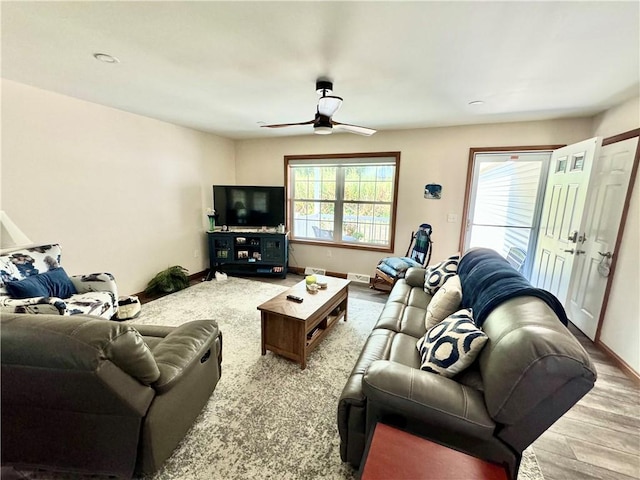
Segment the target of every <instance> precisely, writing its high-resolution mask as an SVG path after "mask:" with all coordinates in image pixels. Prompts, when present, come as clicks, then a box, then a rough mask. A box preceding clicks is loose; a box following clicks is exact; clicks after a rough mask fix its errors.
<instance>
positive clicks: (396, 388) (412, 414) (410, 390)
mask: <svg viewBox="0 0 640 480" xmlns="http://www.w3.org/2000/svg"><path fill="white" fill-rule="evenodd" d="M362 388H363V391H364V394H365V395H366V397H367V401H368V403H369V404H370V405H371V407H373V408H374V410H376V411H377V412H379V413H381V414H382V415H384V413H385V412H388V413H393V414H400V415H402V416H404V417H406V418H410V419H413V420H417V421H420V422H421V423H423V424H426V425H432V426H433V427H434V428H436V429H437V428H441V429H447V430H448V431H454V432H459V433H460V434H463V435H468V436H472V437H475V438H490V437H491V436H492V434H493V431H494V429H495V423H494V422H493V420H492V419H491V417H489V414H488V413H487V409H486V407H485V405H484V399H483V396H482V393H481V392H480V391H478V390H475V389H473V388H470V387H467V386H465V385H461V384H459V383H457V382H456V381H455V380H452V379H450V378H446V377H443V376H440V375H437V374H435V373H430V372H425V371H422V370H418V369H415V368H411V367H408V366H406V365H402V364H399V363H395V362H391V361H389V360H377V361H375V362H373V363H372V364H371V366H370V367H369V369H368V370H367V372H366V373H365V375H364V378H363V385H362ZM368 408H369V407H368Z"/></svg>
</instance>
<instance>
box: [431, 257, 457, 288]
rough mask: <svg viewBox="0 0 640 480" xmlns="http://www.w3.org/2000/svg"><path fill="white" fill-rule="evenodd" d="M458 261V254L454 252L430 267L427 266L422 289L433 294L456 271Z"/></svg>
mask: <svg viewBox="0 0 640 480" xmlns="http://www.w3.org/2000/svg"><path fill="white" fill-rule="evenodd" d="M459 261H460V254H459V253H456V254H455V255H452V256H450V257H449V258H447V259H446V260H444V261H442V262H440V263H438V264H436V265H433V266H432V267H427V271H426V272H425V275H424V291H425V292H427V293H429V294H431V295H435V293H436V292H437V291H438V289H439V288H440V287H442V285H444V282H446V281H447V280H448V279H449V278H450V277H453V276H454V275H455V274H456V273H457V272H458V262H459Z"/></svg>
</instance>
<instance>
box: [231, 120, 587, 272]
mask: <svg viewBox="0 0 640 480" xmlns="http://www.w3.org/2000/svg"><path fill="white" fill-rule="evenodd" d="M591 128H592V120H591V119H587V118H581V119H568V120H556V121H545V122H523V123H511V124H492V125H473V126H462V127H447V128H428V129H420V130H400V131H393V132H378V133H376V134H375V135H373V136H372V137H362V136H359V135H352V134H347V133H341V134H334V135H331V136H320V135H306V136H297V137H280V138H275V139H274V138H270V139H256V140H245V141H238V142H237V148H236V172H237V180H238V183H244V184H263V185H266V184H274V185H282V184H283V182H284V163H283V157H284V155H295V154H317V153H346V152H373V151H400V152H401V160H400V185H399V195H398V221H397V226H396V246H395V253H396V254H404V253H405V252H406V249H407V246H408V243H409V239H410V236H411V231H412V230H415V228H416V227H417V226H418V225H419V224H421V223H424V222H427V223H430V224H431V225H432V226H433V241H434V246H433V257H432V263H433V262H436V261H439V260H440V259H443V258H445V257H446V256H448V255H450V254H452V253H455V252H456V251H457V249H458V242H459V236H460V228H461V224H462V210H463V204H464V193H465V182H466V176H467V164H468V157H469V148H472V147H496V146H522V145H550V144H569V143H573V142H577V141H580V140H584V139H586V138H589V136H590V134H591ZM427 183H440V184H442V186H443V196H442V199H441V200H426V199H424V197H423V191H424V186H425V184H427ZM449 213H453V214H456V215H457V216H458V221H457V222H455V223H447V214H449ZM291 253H292V255H291V256H290V259H289V260H290V265H292V266H299V267H305V266H313V267H321V268H325V269H327V270H328V271H333V272H340V273H347V272H354V273H365V274H368V275H373V273H374V270H375V266H376V265H377V262H378V261H379V260H380V258H381V257H383V256H385V255H384V254H382V253H380V252H360V251H355V250H349V249H340V248H327V247H318V246H309V245H301V244H294V245H293V246H292V252H291Z"/></svg>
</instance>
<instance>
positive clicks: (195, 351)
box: [152, 320, 220, 393]
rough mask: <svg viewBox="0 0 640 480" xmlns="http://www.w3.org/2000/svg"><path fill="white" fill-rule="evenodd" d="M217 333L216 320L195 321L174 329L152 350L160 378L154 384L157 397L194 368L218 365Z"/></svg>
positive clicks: (218, 332)
mask: <svg viewBox="0 0 640 480" xmlns="http://www.w3.org/2000/svg"><path fill="white" fill-rule="evenodd" d="M219 334H220V331H219V329H218V324H217V323H216V321H215V320H196V321H192V322H188V323H185V324H182V325H180V326H179V327H176V328H175V329H174V330H173V331H172V332H171V333H170V334H168V335H167V336H166V337H164V339H162V340H161V341H160V343H158V344H157V345H156V346H155V347H154V348H153V352H152V353H153V356H154V357H155V359H156V363H157V364H158V368H159V369H160V378H159V379H158V380H157V381H156V382H155V383H154V384H153V388H154V389H155V390H156V391H157V392H158V393H163V392H166V391H168V390H170V389H171V388H173V386H174V385H176V384H178V383H180V379H181V378H182V377H183V376H184V375H185V374H186V373H187V372H188V371H189V370H190V369H191V368H193V367H194V366H195V365H197V364H198V363H200V362H202V363H204V362H207V361H208V362H215V361H218V358H219V353H220V352H218V351H211V350H212V349H213V350H217V348H218V347H217V346H218V345H220V343H217V342H216V341H215V340H216V338H217V337H218V336H219Z"/></svg>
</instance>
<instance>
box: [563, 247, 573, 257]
mask: <svg viewBox="0 0 640 480" xmlns="http://www.w3.org/2000/svg"><path fill="white" fill-rule="evenodd" d="M563 252H567V253H570V254H572V255H573V248H572V249H570V250H563Z"/></svg>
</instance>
